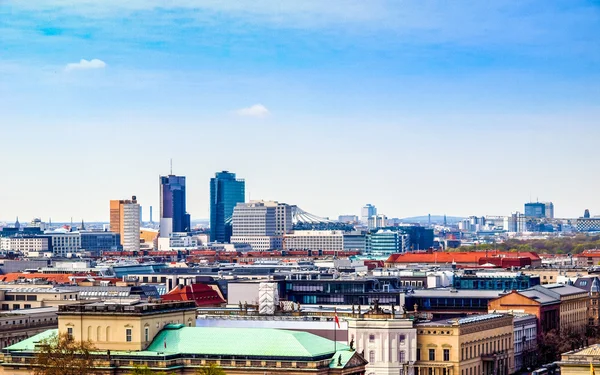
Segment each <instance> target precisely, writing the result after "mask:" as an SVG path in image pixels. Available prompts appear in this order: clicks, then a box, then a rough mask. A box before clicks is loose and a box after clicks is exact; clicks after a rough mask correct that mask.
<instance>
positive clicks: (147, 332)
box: [144, 327, 150, 341]
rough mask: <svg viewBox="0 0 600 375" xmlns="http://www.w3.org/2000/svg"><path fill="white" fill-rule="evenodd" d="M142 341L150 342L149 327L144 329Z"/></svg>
mask: <svg viewBox="0 0 600 375" xmlns="http://www.w3.org/2000/svg"><path fill="white" fill-rule="evenodd" d="M144 340H145V341H150V328H149V327H146V328H144Z"/></svg>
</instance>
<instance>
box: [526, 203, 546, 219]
mask: <svg viewBox="0 0 600 375" xmlns="http://www.w3.org/2000/svg"><path fill="white" fill-rule="evenodd" d="M525 216H526V217H533V218H536V219H541V218H544V217H546V204H545V203H539V202H531V203H525Z"/></svg>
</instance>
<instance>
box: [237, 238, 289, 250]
mask: <svg viewBox="0 0 600 375" xmlns="http://www.w3.org/2000/svg"><path fill="white" fill-rule="evenodd" d="M230 242H231V243H232V244H248V245H250V247H251V248H252V250H255V251H267V250H273V249H281V247H282V246H283V237H281V236H232V237H231V239H230Z"/></svg>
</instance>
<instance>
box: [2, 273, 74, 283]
mask: <svg viewBox="0 0 600 375" xmlns="http://www.w3.org/2000/svg"><path fill="white" fill-rule="evenodd" d="M72 276H74V274H63V273H37V272H36V273H21V272H13V273H7V274H6V275H1V276H0V282H4V283H10V282H13V281H17V280H19V279H25V280H31V279H44V280H47V281H48V282H54V283H57V284H70V283H71V279H70V277H72Z"/></svg>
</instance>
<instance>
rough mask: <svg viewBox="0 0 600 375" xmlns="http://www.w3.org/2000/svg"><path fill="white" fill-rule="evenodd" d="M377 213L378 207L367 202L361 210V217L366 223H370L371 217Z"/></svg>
mask: <svg viewBox="0 0 600 375" xmlns="http://www.w3.org/2000/svg"><path fill="white" fill-rule="evenodd" d="M375 215H377V208H376V207H375V206H373V205H372V204H370V203H368V204H366V205H365V206H364V207H363V208H362V209H361V210H360V219H361V221H362V222H363V223H364V224H368V223H369V218H370V217H371V216H375Z"/></svg>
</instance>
